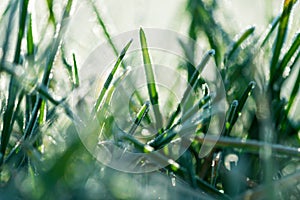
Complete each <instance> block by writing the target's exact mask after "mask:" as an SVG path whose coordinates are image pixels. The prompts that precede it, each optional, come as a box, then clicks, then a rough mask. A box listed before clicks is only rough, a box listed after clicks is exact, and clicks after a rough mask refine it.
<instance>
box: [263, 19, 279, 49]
mask: <svg viewBox="0 0 300 200" xmlns="http://www.w3.org/2000/svg"><path fill="white" fill-rule="evenodd" d="M280 17H281V15H278V16H277V17H275V18H274V20H273V21H272V23H271V25H270V29H269V30H268V32H267V34H266V36H265V38H264V40H263V41H262V43H261V45H260V47H263V46H265V44H266V43H267V41H268V40H269V38H270V36H271V34H272V33H273V31H274V30H275V28H276V27H277V25H278V24H279V21H280Z"/></svg>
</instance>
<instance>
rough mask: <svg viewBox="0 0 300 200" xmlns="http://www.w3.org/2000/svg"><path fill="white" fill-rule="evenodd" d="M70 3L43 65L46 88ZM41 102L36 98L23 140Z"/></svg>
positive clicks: (32, 126)
mask: <svg viewBox="0 0 300 200" xmlns="http://www.w3.org/2000/svg"><path fill="white" fill-rule="evenodd" d="M72 3H73V0H68V2H67V4H66V6H65V8H64V13H63V15H62V19H61V25H57V26H56V31H55V32H56V37H55V38H54V41H53V43H52V46H51V51H50V53H49V55H48V58H47V61H46V64H45V70H44V74H43V79H42V83H41V85H42V86H45V87H48V84H49V80H50V74H51V71H52V67H53V63H54V59H55V56H56V54H57V52H58V49H59V46H60V44H61V41H62V35H63V33H64V30H65V29H63V28H64V27H65V26H66V21H65V19H66V18H68V17H69V15H70V11H71V7H72ZM42 101H43V99H42V98H41V97H40V96H38V98H37V100H36V102H35V105H34V108H33V111H32V114H31V117H30V120H29V122H28V124H27V126H26V128H25V131H24V138H25V139H26V138H28V137H29V136H31V133H32V131H33V128H34V125H35V123H36V120H37V117H38V113H39V111H41V112H43V110H40V109H41V105H42Z"/></svg>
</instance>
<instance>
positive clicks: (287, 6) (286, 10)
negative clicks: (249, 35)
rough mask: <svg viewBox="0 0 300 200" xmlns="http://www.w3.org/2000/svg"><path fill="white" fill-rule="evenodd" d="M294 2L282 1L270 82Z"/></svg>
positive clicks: (294, 0) (291, 0)
mask: <svg viewBox="0 0 300 200" xmlns="http://www.w3.org/2000/svg"><path fill="white" fill-rule="evenodd" d="M296 1H297V0H285V1H284V6H283V11H282V14H281V17H280V21H279V27H278V32H277V36H276V42H275V47H274V51H273V56H272V60H271V67H270V80H272V79H273V76H274V74H275V73H276V71H277V67H278V61H279V57H280V52H281V49H282V47H283V43H284V41H285V38H286V35H287V30H288V24H289V18H290V14H291V12H292V8H293V6H294V4H295V3H296ZM270 86H271V85H270ZM271 87H272V86H271Z"/></svg>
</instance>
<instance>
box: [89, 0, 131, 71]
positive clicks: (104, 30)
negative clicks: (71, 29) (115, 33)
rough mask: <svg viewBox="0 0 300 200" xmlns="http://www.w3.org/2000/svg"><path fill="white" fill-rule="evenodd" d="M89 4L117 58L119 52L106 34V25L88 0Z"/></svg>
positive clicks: (97, 10) (107, 33)
mask: <svg viewBox="0 0 300 200" xmlns="http://www.w3.org/2000/svg"><path fill="white" fill-rule="evenodd" d="M90 3H91V4H92V7H93V10H94V12H95V14H96V16H97V20H98V23H99V25H100V26H101V28H102V30H103V32H104V35H105V37H106V39H107V41H108V43H109V44H110V46H111V48H112V49H113V51H114V53H115V55H116V56H118V55H119V52H118V50H117V47H116V46H115V44H114V42H113V41H112V39H111V36H110V34H109V32H108V30H107V28H106V25H105V23H104V21H103V19H102V17H101V15H100V12H99V9H97V7H96V5H95V3H94V1H92V0H90ZM123 68H125V66H123Z"/></svg>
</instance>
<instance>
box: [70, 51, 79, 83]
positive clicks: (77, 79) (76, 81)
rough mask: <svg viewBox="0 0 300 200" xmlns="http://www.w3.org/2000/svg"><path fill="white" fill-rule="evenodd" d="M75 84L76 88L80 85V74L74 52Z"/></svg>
mask: <svg viewBox="0 0 300 200" xmlns="http://www.w3.org/2000/svg"><path fill="white" fill-rule="evenodd" d="M72 55H73V84H74V88H78V87H79V75H78V67H77V62H76V57H75V54H74V53H73V54H72Z"/></svg>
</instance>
